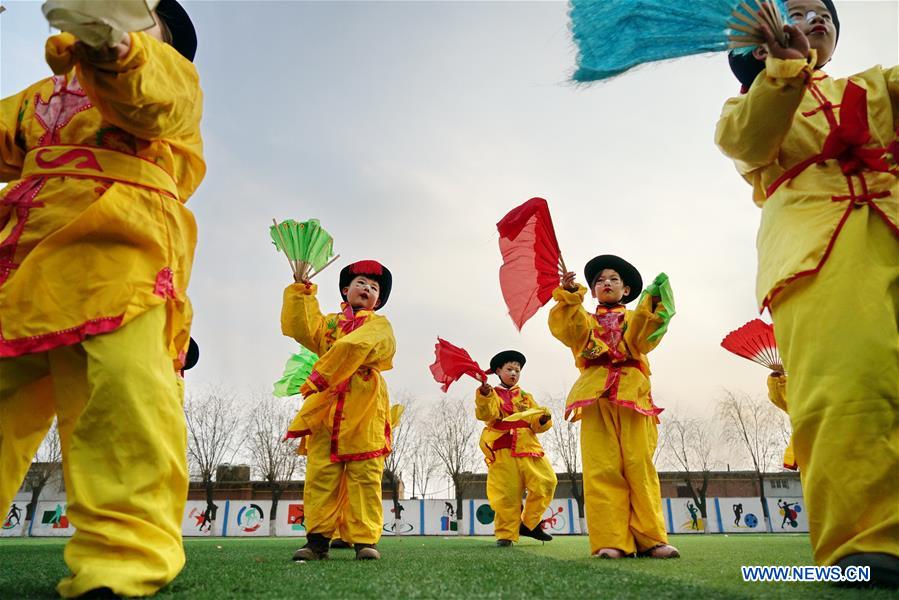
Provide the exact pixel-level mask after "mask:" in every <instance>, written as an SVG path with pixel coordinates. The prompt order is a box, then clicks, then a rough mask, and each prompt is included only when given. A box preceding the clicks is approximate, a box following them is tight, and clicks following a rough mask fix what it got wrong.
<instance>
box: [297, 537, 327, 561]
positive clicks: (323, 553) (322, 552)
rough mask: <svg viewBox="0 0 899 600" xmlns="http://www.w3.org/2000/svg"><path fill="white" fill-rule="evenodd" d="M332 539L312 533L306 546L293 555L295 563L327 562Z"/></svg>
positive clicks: (307, 538) (307, 539)
mask: <svg viewBox="0 0 899 600" xmlns="http://www.w3.org/2000/svg"><path fill="white" fill-rule="evenodd" d="M330 545H331V539H330V538H326V537H325V536H323V535H322V534H320V533H310V534H308V535H307V536H306V545H305V546H303V547H302V548H300V549H299V550H297V551H296V552H294V553H293V559H294V560H295V561H298V562H299V561H306V560H327V559H328V547H329V546H330Z"/></svg>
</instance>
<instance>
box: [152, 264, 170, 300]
mask: <svg viewBox="0 0 899 600" xmlns="http://www.w3.org/2000/svg"><path fill="white" fill-rule="evenodd" d="M153 293H154V294H156V295H157V296H159V297H160V298H174V297H175V283H174V281H173V278H172V269H171V268H169V267H165V268H163V269H160V271H159V273H157V274H156V284H155V285H154V286H153Z"/></svg>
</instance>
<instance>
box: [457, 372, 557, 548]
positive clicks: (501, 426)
mask: <svg viewBox="0 0 899 600" xmlns="http://www.w3.org/2000/svg"><path fill="white" fill-rule="evenodd" d="M549 415H550V413H549V411H548V410H546V409H545V408H541V407H538V406H537V403H536V402H534V398H533V396H531V395H530V394H528V393H527V392H525V391H523V390H521V389H520V388H519V387H518V386H514V387H512V388H510V389H506V388H503V387H496V388H494V389H493V391H492V392H491V393H490V394H489V395H487V396H484V395H483V394H481V393H480V392H479V391H478V392H475V416H476V417H477V418H478V420H480V421H484V422H485V423H487V426H486V427H484V431H483V432H482V433H481V441H480V446H481V450H482V451H483V452H484V458H485V460H486V462H487V499H488V500H489V501H490V507H491V508H492V509H493V510H494V512H495V513H496V518H495V521H494V532H495V535H496V538H497V539H499V540H511V541H513V542H517V541H518V528H519V525H521V524H522V523H524V526H525V527H527V528H528V529H534V528H535V527H537V525H538V524H539V523H540V521H541V520H542V519H541V517H542V516H543V513H544V512H545V511H546V508H547V507H548V506H549V503H550V502H552V499H553V493H554V492H555V491H556V473H555V471H553V468H552V465H551V464H550V463H549V461H548V460H547V459H546V457H545V456H544V455H543V446H541V445H540V441H539V440H538V439H537V434H538V433H543V432H544V431H547V430H548V429H549V428H550V427H552V421H551V420H547V421H546V422H545V423H542V424H541V423H540V419H541V417H544V416H549ZM525 490H527V498H526V499H525V502H524V507H522V502H521V498H522V496H523V494H524V492H525Z"/></svg>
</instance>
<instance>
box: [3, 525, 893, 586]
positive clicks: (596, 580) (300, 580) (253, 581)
mask: <svg viewBox="0 0 899 600" xmlns="http://www.w3.org/2000/svg"><path fill="white" fill-rule="evenodd" d="M671 542H672V543H673V544H674V545H676V546H678V547H679V548H680V550H681V554H682V556H683V557H682V558H680V559H677V560H651V559H625V560H598V559H591V558H589V550H588V544H587V538H586V537H581V536H575V537H562V536H559V537H556V539H555V540H553V541H552V542H550V543H548V544H546V545H545V546H544V545H541V544H540V543H539V542H535V541H532V540H526V541H523V542H522V543H520V544H517V545H516V546H514V547H512V548H497V547H495V545H494V541H493V539H492V538H484V537H461V538H440V537H404V538H399V539H396V538H387V537H385V538H383V539H382V540H381V543H380V544H379V545H378V547H379V548H380V550H381V553H382V556H383V558H382V560H381V561H377V562H376V561H368V562H356V561H354V560H353V557H354V553H353V551H352V550H332V551H331V560H329V561H323V562H312V563H294V562H292V561H291V560H290V557H291V555H292V554H293V551H294V550H295V549H296V548H297V547H298V546H299V545H301V544H302V543H303V540H302V539H284V538H279V539H253V538H210V539H188V540H186V541H185V547H186V550H187V565H186V566H185V568H184V571H183V572H182V573H181V575H180V576H179V577H178V578H177V579H176V580H175V581H174V582H173V583H172V584H171V585H169V586H168V587H166V588H165V589H163V590H162V591H161V592H160V593H159V595H158V596H159V597H162V598H165V597H180V598H192V599H193V598H210V599H211V598H367V599H368V598H397V599H398V598H441V599H443V598H599V597H602V598H637V597H639V598H659V599H662V598H691V599H694V600H707V599H709V598H750V597H765V598H790V599H792V598H816V599H819V600H820V599H824V598H841V599H842V598H864V599H866V600H867V599H870V600H880V599H881V598H883V599H886V598H894V597H895V596H894V594H895V590H893V591H889V590H870V589H861V590H858V589H852V590H847V589H844V588H838V587H835V586H833V585H831V584H825V583H744V582H743V581H742V577H741V575H740V566H741V565H811V564H813V562H812V555H811V549H810V547H809V541H808V536H806V535H751V534H745V535H731V536H724V535H707V536H703V535H679V536H678V535H675V536H672V540H671ZM64 543H65V540H57V539H9V538H5V539H0V565H2V568H0V598H17V599H18V598H47V597H53V595H54V592H53V590H54V586H55V584H56V582H57V580H58V579H59V578H60V577H62V576H63V575H65V573H66V567H65V564H64V563H63V559H62V548H63V544H64Z"/></svg>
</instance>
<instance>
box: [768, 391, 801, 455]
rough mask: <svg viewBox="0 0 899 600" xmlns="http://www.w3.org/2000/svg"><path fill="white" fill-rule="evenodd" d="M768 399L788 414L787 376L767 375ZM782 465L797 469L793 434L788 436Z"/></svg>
mask: <svg viewBox="0 0 899 600" xmlns="http://www.w3.org/2000/svg"><path fill="white" fill-rule="evenodd" d="M768 400H770V401H771V404H773V405H774V406H776V407H777V408H779V409H780V410H782V411H784V412H785V413H787V414H790V411H788V410H787V376H786V375H782V376H780V377H776V376H774V375H769V376H768ZM783 466H784V468H787V469H792V470H793V471H795V470H797V469H798V468H799V466H798V465H797V464H796V457H795V456H794V454H793V436H792V435H791V436H790V441H789V442H788V443H787V447H786V448H785V449H784V458H783Z"/></svg>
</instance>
